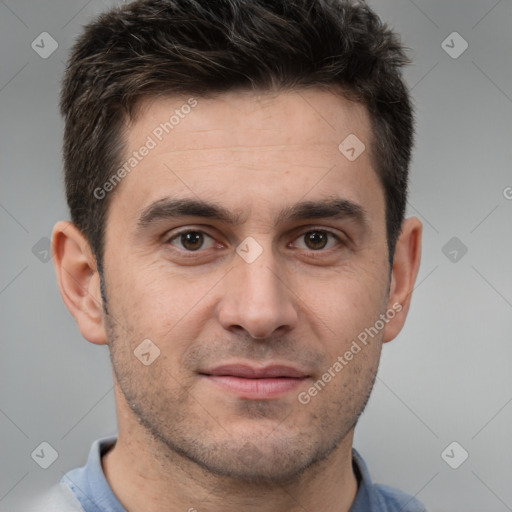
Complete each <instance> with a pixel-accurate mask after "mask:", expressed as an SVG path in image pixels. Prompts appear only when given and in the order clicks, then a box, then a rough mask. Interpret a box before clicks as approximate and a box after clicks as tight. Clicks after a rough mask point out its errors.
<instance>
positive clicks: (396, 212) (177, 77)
mask: <svg viewBox="0 0 512 512" xmlns="http://www.w3.org/2000/svg"><path fill="white" fill-rule="evenodd" d="M408 62H409V59H408V58H407V56H406V54H405V51H404V48H403V46H402V45H401V43H400V40H399V38H398V36H397V35H396V34H395V33H393V32H392V31H391V30H390V29H389V28H388V27H387V26H386V25H385V24H383V23H382V22H381V20H380V19H379V17H378V16H377V15H376V14H375V13H374V12H373V11H372V10H371V9H370V8H369V7H368V6H367V5H366V4H365V3H364V2H358V1H355V0H354V1H351V0H280V1H279V0H139V1H136V2H133V3H131V4H127V5H125V6H123V7H120V8H116V9H113V10H111V11H109V12H107V13H105V14H102V15H100V16H99V17H98V18H97V19H96V20H95V21H94V22H92V23H91V24H89V25H87V26H86V27H85V30H84V32H83V34H82V35H81V36H80V37H79V39H78V40H77V42H76V44H75V45H74V47H73V50H72V54H71V56H70V59H69V63H68V67H67V70H66V73H65V76H64V80H63V88H62V95H61V103H60V106H61V112H62V115H63V116H64V117H65V132H64V148H63V155H64V168H65V182H66V195H67V201H68V205H69V208H70V213H71V218H72V221H73V222H74V223H75V224H76V226H77V227H78V228H79V229H80V230H81V231H82V232H83V234H84V235H85V237H86V238H87V239H88V241H89V243H90V245H91V248H92V250H93V252H94V254H95V256H96V259H97V260H98V264H99V265H101V261H102V257H103V238H104V230H105V222H106V213H107V210H108V205H109V202H110V200H111V196H112V195H113V194H108V195H107V196H106V197H105V198H104V199H101V200H100V199H98V198H97V197H96V196H95V194H94V190H95V189H97V187H99V186H102V184H104V183H105V182H106V181H107V180H108V178H109V177H110V176H112V175H113V174H114V173H115V171H116V169H118V168H119V165H120V163H121V162H122V158H123V149H124V135H125V132H124V130H125V128H126V126H127V120H129V119H133V115H134V112H135V110H136V107H137V105H138V104H140V100H141V99H143V98H145V97H149V96H156V95H171V94H188V95H195V96H207V95H211V94H216V93H222V92H227V91H230V90H234V89H254V90H257V89H262V90H274V91H279V90H285V89H292V88H301V87H315V86H318V87H330V88H333V89H335V88H339V86H341V89H342V90H343V91H345V92H344V93H343V94H344V96H346V97H349V99H353V100H356V101H359V102H361V103H362V104H363V105H365V106H366V108H367V109H368V112H369V113H370V117H371V123H372V136H373V137H372V139H373V140H372V141H371V147H370V151H371V155H372V162H373V164H374V165H373V166H374V169H375V171H376V172H377V174H378V176H379V178H380V181H381V183H382V186H383V190H384V195H385V199H386V228H387V241H388V248H389V261H390V262H392V261H393V254H394V248H395V244H396V240H397V238H398V236H399V234H400V230H401V225H402V221H403V219H404V215H405V207H406V199H407V182H408V168H409V163H410V157H411V149H412V145H413V139H414V126H413V112H412V106H411V102H410V98H409V94H408V91H407V87H406V85H405V83H404V81H403V79H402V76H401V68H402V66H403V65H405V64H407V63H408ZM340 142H341V141H340ZM100 268H101V267H100Z"/></svg>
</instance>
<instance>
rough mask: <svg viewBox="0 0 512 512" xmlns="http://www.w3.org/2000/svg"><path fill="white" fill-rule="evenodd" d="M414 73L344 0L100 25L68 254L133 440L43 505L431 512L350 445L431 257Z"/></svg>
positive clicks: (171, 6) (201, 4)
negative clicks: (417, 206) (417, 183)
mask: <svg viewBox="0 0 512 512" xmlns="http://www.w3.org/2000/svg"><path fill="white" fill-rule="evenodd" d="M405 63H407V58H406V56H405V54H404V51H403V49H402V47H401V45H400V43H399V39H398V38H397V36H396V35H395V34H393V33H392V32H391V31H389V29H387V27H386V26H385V25H383V24H382V23H381V22H380V20H379V19H378V17H377V16H376V15H375V14H374V13H373V12H372V11H371V10H370V9H369V8H368V7H367V6H366V5H365V4H364V3H360V2H357V3H356V2H352V1H344V0H281V1H270V0H216V1H208V0H166V1H163V0H148V1H138V2H134V3H132V4H129V5H125V6H123V7H121V8H118V9H115V10H113V11H111V12H109V13H107V14H104V15H102V16H100V17H99V18H98V19H97V20H95V21H94V22H93V23H92V24H90V25H89V26H87V27H86V28H85V31H84V33H83V35H82V36H81V37H80V38H79V40H78V42H77V43H76V45H75V47H74V50H73V53H72V56H71V58H70V62H69V66H68V69H67V71H66V76H65V79H64V85H63V91H62V100H61V109H62V112H63V115H64V117H65V123H66V125H65V135H64V160H65V173H66V191H67V199H68V204H69V207H70V211H71V217H72V221H73V222H72V223H70V222H59V223H58V224H57V225H56V226H55V228H54V233H53V241H52V243H53V254H54V262H55V266H56V270H57V277H58V282H59V287H60V291H61V294H62V297H63V300H64V302H65V303H66V306H67V307H68V309H69V310H70V312H71V314H72V315H73V316H74V318H75V320H76V322H77V324H78V327H79V329H80V332H81V334H82V335H83V337H84V338H85V339H87V340H88V341H90V342H91V343H95V344H108V347H109V350H110V355H111V360H112V367H113V376H114V384H115V386H114V389H115V399H116V408H117V417H118V431H119V432H118V436H117V437H115V438H105V439H101V440H98V441H96V442H95V443H94V444H93V446H92V449H91V452H90V456H89V459H88V461H87V464H86V466H84V467H83V468H79V469H75V470H72V471H70V472H69V473H67V474H66V475H65V476H64V477H63V478H62V480H61V483H60V486H59V488H58V489H55V490H53V491H52V492H51V494H50V495H49V496H48V498H47V501H46V505H45V504H44V503H40V506H39V508H38V510H46V509H47V510H52V511H54V510H81V511H86V512H93V511H109V512H110V511H116V512H117V511H122V510H127V511H130V512H131V511H144V512H160V511H168V512H175V511H187V510H188V511H189V512H192V511H199V512H201V511H209V512H215V511H223V512H226V511H228V512H229V511H234V510H244V511H251V512H256V511H265V512H284V511H287V512H289V511H304V510H308V511H313V510H322V511H325V512H334V511H336V512H344V511H349V510H350V511H352V512H355V511H388V512H390V511H399V510H400V511H421V510H425V509H424V507H423V506H422V505H421V504H420V503H419V502H418V501H417V500H416V499H414V498H412V497H411V496H408V495H406V494H404V493H402V492H400V491H397V490H393V489H391V488H389V487H386V486H382V485H376V484H374V483H372V481H371V478H370V474H369V472H368V469H367V467H366V465H365V463H364V461H363V459H362V458H361V456H360V455H359V454H358V453H357V451H356V450H354V449H353V448H352V440H353V434H354V428H355V425H356V423H357V420H358V418H359V416H360V415H361V413H362V411H363V410H364V407H365V405H366V403H367V400H368V398H369V395H370V393H371V389H372V386H373V384H374V381H375V378H376V372H377V368H378V364H379V358H380V353H381V347H382V344H383V343H385V342H388V341H390V340H392V339H393V338H395V337H396V335H397V334H398V333H399V331H400V330H401V328H402V326H403V324H404V322H405V318H406V315H407V312H408V309H409V304H410V300H411V293H412V290H413V286H414V282H415V279H416V276H417V272H418V267H419V262H420V245H421V223H420V222H419V220H418V219H416V218H408V219H404V212H405V204H406V194H407V175H408V167H409V162H410V154H411V147H412V142H413V117H412V109H411V104H410V99H409V97H408V93H407V89H406V87H405V85H404V83H403V80H402V77H401V67H402V66H403V65H404V64H405ZM45 507H46V508H45Z"/></svg>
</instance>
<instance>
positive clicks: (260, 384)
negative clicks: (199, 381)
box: [206, 375, 306, 400]
mask: <svg viewBox="0 0 512 512" xmlns="http://www.w3.org/2000/svg"><path fill="white" fill-rule="evenodd" d="M206 378H207V379H208V380H209V381H211V382H213V383H215V384H216V385H217V386H220V387H221V388H223V389H225V390H227V391H231V392H232V393H234V394H236V395H238V396H239V397H240V398H249V399H253V400H265V399H267V400H268V399H270V398H276V397H279V396H281V395H284V394H285V393H288V392H290V391H292V390H294V389H296V388H297V387H298V386H299V385H300V384H302V382H304V381H305V380H306V378H305V377H304V378H294V377H280V378H276V377H274V378H268V379H245V378H242V377H232V376H224V375H222V376H221V375H208V376H206Z"/></svg>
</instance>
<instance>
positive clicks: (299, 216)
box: [137, 198, 368, 229]
mask: <svg viewBox="0 0 512 512" xmlns="http://www.w3.org/2000/svg"><path fill="white" fill-rule="evenodd" d="M179 217H201V218H204V219H211V220H217V221H221V222H223V223H225V224H230V225H232V226H238V225H240V224H242V222H243V216H242V214H241V213H233V212H231V211H229V210H227V209H226V208H224V207H222V206H220V205H218V204H215V203H212V202H207V201H201V200H197V199H186V198H179V199H178V198H164V199H160V200H158V201H156V202H154V203H152V204H150V205H149V206H148V207H146V208H145V209H144V210H143V211H142V213H141V215H140V217H139V220H138V222H137V225H138V227H139V228H141V229H143V228H146V227H148V226H149V225H150V224H153V223H155V222H158V221H163V220H169V219H173V218H179ZM325 218H331V219H338V220H343V219H351V220H354V221H356V222H357V223H359V224H361V225H363V226H367V225H368V213H367V212H366V210H365V209H364V208H363V207H362V206H361V205H359V204H356V203H354V202H352V201H349V200H347V199H341V198H327V199H325V200H321V201H303V202H300V203H297V204H294V205H292V206H288V207H285V208H283V209H282V210H281V211H280V212H279V214H278V215H277V217H276V220H275V224H276V225H277V224H280V223H282V222H285V221H297V220H306V219H325Z"/></svg>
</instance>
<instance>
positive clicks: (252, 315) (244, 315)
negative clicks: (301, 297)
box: [218, 248, 298, 339]
mask: <svg viewBox="0 0 512 512" xmlns="http://www.w3.org/2000/svg"><path fill="white" fill-rule="evenodd" d="M237 258H238V256H237ZM218 318H219V322H220V323H221V325H222V326H223V327H224V328H225V329H227V330H231V331H232V330H237V329H238V330H239V329H244V330H245V331H246V332H247V333H248V334H250V336H251V337H253V338H255V339H263V338H267V337H269V336H271V335H272V334H274V333H276V331H280V334H281V335H282V334H284V333H285V332H288V331H290V330H292V329H293V328H294V327H295V326H296V324H297V320H298V307H297V299H296V296H295V295H294V294H293V291H292V290H291V289H290V288H289V286H288V285H287V284H286V283H285V282H284V278H283V277H281V276H280V268H279V266H278V264H277V263H276V261H275V257H274V255H273V251H272V250H271V249H270V248H267V249H264V250H263V252H262V254H261V255H260V256H259V257H258V258H257V259H256V260H255V261H253V262H252V263H248V262H246V261H244V260H243V259H242V258H240V259H239V261H238V262H237V263H236V264H235V268H233V269H232V271H231V272H229V274H228V275H227V276H226V279H225V280H224V290H223V294H222V299H221V301H220V303H219V305H218Z"/></svg>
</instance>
